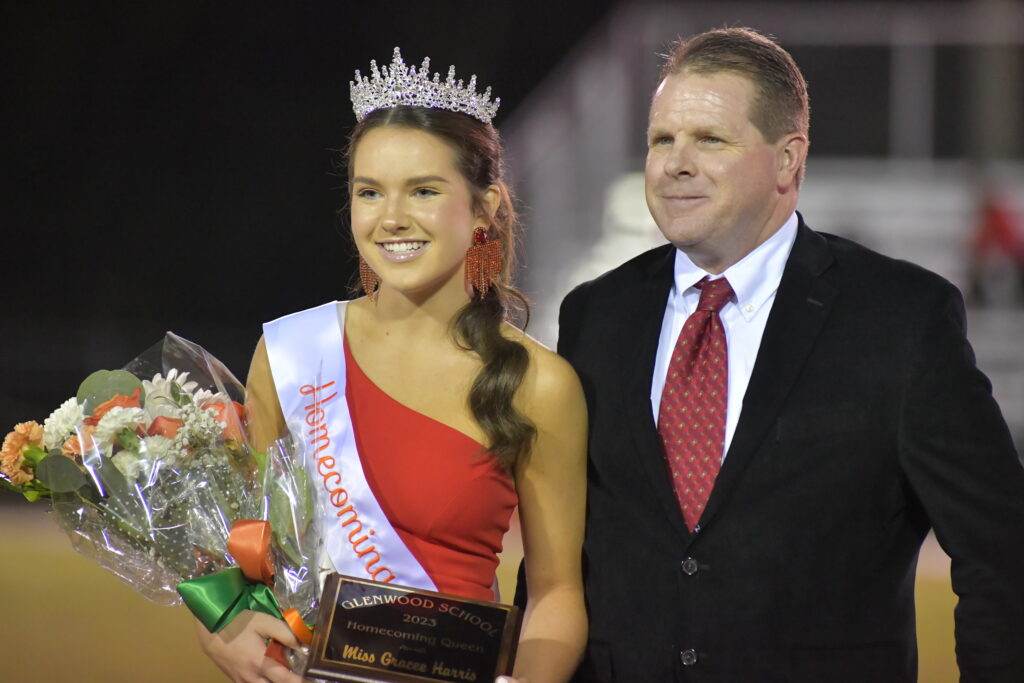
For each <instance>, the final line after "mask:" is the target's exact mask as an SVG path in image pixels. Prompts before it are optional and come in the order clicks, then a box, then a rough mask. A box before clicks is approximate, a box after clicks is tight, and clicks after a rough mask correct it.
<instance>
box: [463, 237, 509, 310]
mask: <svg viewBox="0 0 1024 683" xmlns="http://www.w3.org/2000/svg"><path fill="white" fill-rule="evenodd" d="M500 274H501V240H488V239H487V230H486V229H485V228H473V244H472V245H471V246H470V247H469V249H467V250H466V284H467V285H469V286H471V287H472V288H473V289H474V290H475V291H477V292H479V293H480V295H481V296H483V295H484V294H486V293H487V291H488V290H489V289H490V288H491V285H493V284H494V283H495V282H497V281H498V276H499V275H500Z"/></svg>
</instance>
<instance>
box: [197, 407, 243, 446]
mask: <svg viewBox="0 0 1024 683" xmlns="http://www.w3.org/2000/svg"><path fill="white" fill-rule="evenodd" d="M203 410H214V411H216V412H217V422H223V423H224V425H225V427H224V429H223V431H221V433H220V437H221V438H222V439H227V440H229V441H241V440H242V418H243V417H244V415H245V408H244V407H243V406H242V405H241V404H240V403H238V402H237V401H232V402H231V403H230V405H229V404H227V403H223V402H220V401H217V402H214V403H207V404H206V405H205V406H203Z"/></svg>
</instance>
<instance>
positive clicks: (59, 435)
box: [43, 398, 83, 450]
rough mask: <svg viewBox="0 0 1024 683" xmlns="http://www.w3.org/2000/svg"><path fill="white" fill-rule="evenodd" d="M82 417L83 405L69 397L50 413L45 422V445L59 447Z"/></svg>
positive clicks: (46, 446)
mask: <svg viewBox="0 0 1024 683" xmlns="http://www.w3.org/2000/svg"><path fill="white" fill-rule="evenodd" d="M82 417H83V413H82V406H81V404H79V402H78V399H76V398H69V399H68V400H66V401H64V402H63V403H61V404H60V407H59V408H57V410H55V411H53V412H52V413H50V417H48V418H46V420H45V421H44V422H43V446H44V447H45V448H46V450H50V449H51V448H58V447H59V446H60V445H61V444H62V443H64V440H65V439H67V438H68V436H69V435H70V434H71V432H72V430H73V429H74V428H75V424H76V423H78V422H80V421H81V420H82Z"/></svg>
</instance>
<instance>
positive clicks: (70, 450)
mask: <svg viewBox="0 0 1024 683" xmlns="http://www.w3.org/2000/svg"><path fill="white" fill-rule="evenodd" d="M95 433H96V428H95V427H93V426H90V425H86V426H85V428H84V429H83V430H82V436H81V438H79V435H78V434H74V435H72V436H71V438H69V439H68V440H67V441H65V442H64V445H63V446H61V449H60V452H61V454H63V455H66V456H67V457H69V458H71V459H72V460H81V458H82V455H83V454H84V452H85V451H91V450H92V449H93V448H95V445H96V444H95V441H93V438H92V436H93V434H95ZM83 441H84V442H85V443H84V447H83V443H82V442H83Z"/></svg>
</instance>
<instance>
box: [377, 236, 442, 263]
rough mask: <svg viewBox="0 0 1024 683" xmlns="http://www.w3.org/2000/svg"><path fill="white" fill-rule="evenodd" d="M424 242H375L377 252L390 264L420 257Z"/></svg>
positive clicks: (425, 242)
mask: <svg viewBox="0 0 1024 683" xmlns="http://www.w3.org/2000/svg"><path fill="white" fill-rule="evenodd" d="M428 244H430V243H429V242H427V241H425V240H396V241H393V242H377V251H378V252H380V254H381V256H383V257H384V258H385V259H387V260H388V261H391V262H392V263H403V262H405V261H410V260H412V259H414V258H416V257H417V256H419V255H421V254H422V253H423V252H424V251H425V250H426V247H427V245H428Z"/></svg>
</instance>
